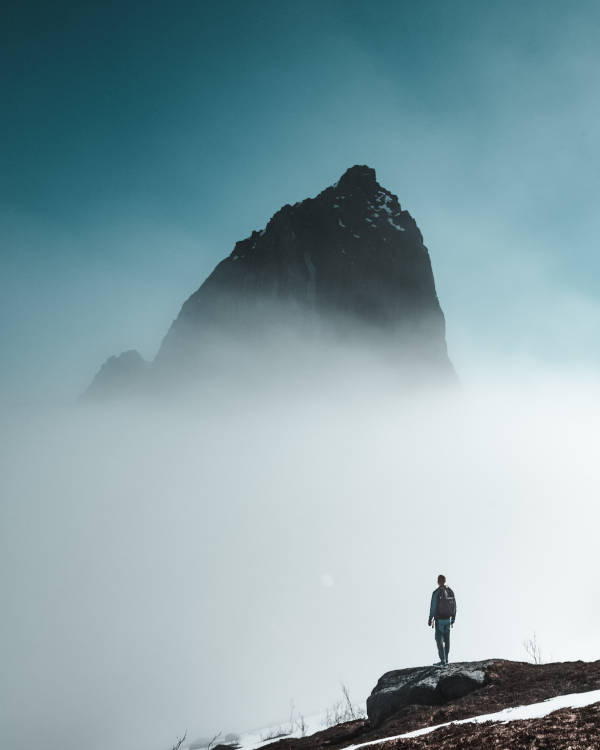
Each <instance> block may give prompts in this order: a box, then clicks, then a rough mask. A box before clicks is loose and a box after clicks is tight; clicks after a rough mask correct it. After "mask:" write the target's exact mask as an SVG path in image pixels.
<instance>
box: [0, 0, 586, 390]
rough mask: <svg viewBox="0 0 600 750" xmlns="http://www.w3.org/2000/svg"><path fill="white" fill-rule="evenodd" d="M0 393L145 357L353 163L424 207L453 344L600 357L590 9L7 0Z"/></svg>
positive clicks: (0, 169)
mask: <svg viewBox="0 0 600 750" xmlns="http://www.w3.org/2000/svg"><path fill="white" fill-rule="evenodd" d="M2 15H3V18H2V28H3V34H2V36H3V43H2V45H1V46H0V55H1V57H2V66H1V69H2V87H3V94H2V103H3V107H2V120H1V124H0V127H1V129H2V163H1V165H0V180H1V183H0V190H1V208H0V211H1V213H0V219H1V224H0V242H1V244H0V247H1V250H0V252H1V263H2V266H1V273H2V281H3V292H2V295H1V301H0V314H1V317H2V321H3V326H2V328H1V332H0V349H1V351H2V355H3V366H2V373H1V375H0V378H1V380H0V385H1V386H2V389H3V392H4V400H5V401H6V400H9V401H14V400H18V401H22V400H25V401H31V400H37V399H40V398H51V399H53V400H63V399H65V400H69V399H71V398H73V397H74V396H76V395H77V394H78V393H79V392H80V391H81V390H82V389H83V388H85V386H86V385H87V383H88V382H89V379H90V378H91V377H92V376H93V374H94V372H95V371H96V370H97V368H98V366H99V365H100V364H101V362H102V361H103V360H104V359H105V358H106V357H107V356H109V355H110V354H112V353H118V352H120V351H122V350H124V349H128V348H138V349H139V350H140V351H141V353H142V354H143V355H144V356H146V357H149V358H151V357H153V356H154V354H155V352H156V350H157V347H158V345H159V343H160V340H161V338H162V336H163V335H164V334H165V333H166V330H167V328H168V326H169V324H170V322H171V320H172V319H173V318H174V317H175V316H176V314H177V312H178V310H179V308H180V306H181V304H182V302H183V301H184V300H185V298H186V297H187V295H189V294H190V293H191V292H192V291H193V290H194V289H196V288H197V287H198V286H199V285H200V283H201V282H202V281H203V280H204V278H205V277H206V275H207V274H208V273H209V272H210V271H211V270H212V268H213V266H214V265H215V263H216V262H217V261H218V260H219V259H220V258H221V257H223V256H224V255H225V254H228V253H229V252H230V251H231V249H232V248H233V245H234V243H235V241H236V240H238V239H242V238H243V237H245V236H247V235H248V234H249V233H250V232H251V230H253V229H259V228H261V227H263V226H264V225H265V223H266V222H267V221H268V219H269V218H270V216H271V215H272V214H273V213H274V212H275V211H276V210H277V209H278V208H280V206H281V205H283V204H284V203H288V202H289V203H293V202H295V201H297V200H301V199H303V198H305V197H308V196H312V195H315V194H316V193H318V192H319V191H320V190H322V189H323V188H324V187H326V186H327V185H329V184H331V183H332V182H334V181H335V180H337V179H338V177H339V176H340V174H341V173H342V172H343V171H344V170H345V169H346V168H347V167H349V166H351V165H352V164H355V163H366V164H369V165H370V166H372V167H374V168H375V169H376V170H377V175H378V179H379V180H380V182H381V183H382V184H383V185H384V186H385V187H387V188H388V189H390V190H392V192H394V193H396V194H397V195H398V196H399V199H400V202H401V204H402V207H403V208H406V209H408V210H409V211H410V212H411V213H412V214H413V216H414V217H415V218H416V220H417V222H418V224H419V226H420V228H421V230H422V232H423V235H424V238H425V243H426V244H427V246H428V247H429V249H430V252H431V256H432V261H433V267H434V273H435V275H436V280H437V286H438V293H439V296H440V301H441V303H442V307H443V309H444V311H445V313H446V317H447V323H448V341H449V347H450V353H451V356H452V358H453V360H454V361H455V364H456V366H457V369H458V370H459V372H460V373H461V374H462V375H463V377H468V373H469V371H470V370H472V369H473V368H475V367H477V366H478V363H480V362H481V361H482V359H484V358H485V357H487V358H491V359H492V360H493V358H494V357H499V356H502V357H505V356H506V355H511V356H514V357H516V358H517V359H519V358H523V357H525V358H533V359H536V358H541V359H543V360H546V361H551V362H554V363H564V362H565V361H569V362H582V363H589V362H590V361H593V362H595V361H596V359H597V348H598V347H597V330H598V328H597V326H598V324H599V323H600V314H599V312H598V305H597V294H598V288H597V287H598V282H597V278H598V270H599V269H598V265H599V261H598V253H597V250H596V247H597V237H598V229H599V224H600V219H599V218H598V211H597V205H596V204H597V199H598V185H599V177H600V161H599V155H600V143H599V140H600V133H599V131H598V126H597V123H598V114H599V111H598V110H599V109H600V97H599V96H598V94H599V86H598V83H599V78H600V43H599V41H600V34H599V31H600V5H599V4H598V3H597V2H585V1H584V0H579V1H578V2H577V3H569V2H558V1H553V0H544V2H522V1H519V2H511V1H509V0H504V1H503V2H502V3H481V2H478V1H476V0H471V1H470V2H465V1H460V0H459V1H455V2H451V3H450V2H446V1H445V0H444V1H439V2H438V1H434V0H429V1H428V2H416V1H412V0H411V1H408V0H395V1H393V2H384V1H382V0H381V1H379V2H377V1H375V2H368V3H367V2H356V0H343V1H337V0H327V1H326V2H321V1H320V2H307V1H304V2H301V3H298V2H287V0H284V1H279V2H274V1H272V0H261V1H260V2H230V1H229V2H222V1H221V2H218V3H213V2H211V3H209V2H192V1H191V0H189V1H187V2H186V1H184V0H172V1H170V2H159V1H158V0H144V1H143V2H139V1H137V0H129V2H110V1H108V2H107V1H104V2H86V1H85V0H78V1H77V2H65V1H64V0H57V2H53V3H45V2H29V1H28V0H18V1H16V2H9V3H7V4H6V3H5V5H4V10H3V13H2Z"/></svg>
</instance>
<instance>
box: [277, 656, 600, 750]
mask: <svg viewBox="0 0 600 750" xmlns="http://www.w3.org/2000/svg"><path fill="white" fill-rule="evenodd" d="M599 689H600V661H595V662H582V661H577V662H564V663H561V662H559V663H554V664H541V665H533V664H527V663H524V662H512V661H505V660H502V659H498V660H495V661H494V664H493V666H492V667H491V669H490V672H489V683H488V684H487V685H486V686H485V687H483V688H481V690H477V691H476V692H474V693H471V694H469V695H467V696H465V697H464V698H459V699H458V700H454V701H451V702H449V703H446V704H445V705H443V706H416V705H414V706H406V707H404V708H403V709H401V710H400V711H398V713H396V714H394V715H393V716H391V717H390V718H389V719H388V720H387V721H386V722H385V723H383V724H382V725H381V726H380V727H378V728H377V729H373V728H372V727H371V726H370V725H369V723H368V721H363V720H359V721H351V722H347V723H345V724H338V725H337V726H335V727H330V728H329V729H326V730H324V731H322V732H317V733H316V734H313V735H311V736H310V737H302V738H299V739H282V740H279V741H278V742H274V743H271V744H269V746H268V747H269V750H326V749H329V748H340V750H341V748H344V747H346V746H348V745H351V744H358V743H361V742H368V741H370V740H376V739H378V738H384V737H389V736H392V735H396V734H402V733H404V732H410V731H411V730H413V729H420V728H422V727H427V726H432V725H434V724H443V723H444V722H447V721H453V720H456V719H466V718H469V717H471V716H478V715H480V714H487V713H492V712H494V711H500V710H502V709H503V708H509V707H510V706H519V705H523V704H527V703H537V702H539V701H543V700H545V699H546V698H552V697H554V696H556V695H565V694H567V693H582V692H586V691H588V690H599ZM599 712H600V708H599V707H598V706H590V707H588V708H582V709H563V710H561V711H556V712H555V713H553V714H551V715H550V716H548V717H545V718H543V719H532V720H528V721H515V722H511V723H510V724H479V725H475V724H465V725H459V726H453V727H445V728H442V729H439V730H436V731H435V732H433V733H432V734H430V735H424V736H423V737H417V738H413V739H405V740H398V741H396V742H393V743H385V750H390V748H392V747H396V748H398V750H400V749H402V750H404V748H407V750H408V749H409V748H410V750H412V748H443V750H447V749H448V750H449V749H450V748H462V747H471V748H487V747H489V748H498V749H500V748H502V749H504V748H507V749H508V748H517V747H518V748H536V750H542V749H544V750H545V748H553V749H556V748H565V749H566V748H571V750H583V749H584V748H585V749H586V750H588V749H592V748H593V750H600V713H599ZM382 747H383V745H382ZM373 750H379V748H378V747H377V746H374V748H373Z"/></svg>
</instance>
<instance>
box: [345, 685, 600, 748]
mask: <svg viewBox="0 0 600 750" xmlns="http://www.w3.org/2000/svg"><path fill="white" fill-rule="evenodd" d="M598 702H600V690H590V691H589V692H587V693H571V694H570V695H557V696H556V697H554V698H548V699H547V700H545V701H542V702H541V703H530V704H529V705H527V706H516V707H514V708H505V709H503V710H502V711H497V712H496V713H494V714H482V715H481V716H472V717H471V718H470V719H458V720H457V721H447V722H446V723H445V724H436V725H435V726H433V727H425V728H424V729H415V730H413V731H412V732H406V733H405V734H395V735H393V736H392V737H382V738H380V739H378V740H371V741H370V742H362V743H360V744H358V745H347V746H346V747H345V748H344V750H357V748H359V747H368V746H369V745H379V744H381V743H382V742H389V741H390V740H400V739H405V738H409V737H420V736H421V735H423V734H429V733H430V732H435V731H436V729H441V728H442V727H447V726H450V725H451V724H482V723H483V722H486V721H497V722H503V723H506V722H509V721H520V720H523V719H541V718H542V717H544V716H547V715H548V714H551V713H552V712H553V711H558V710H559V709H561V708H583V707H584V706H590V705H591V704H592V703H598Z"/></svg>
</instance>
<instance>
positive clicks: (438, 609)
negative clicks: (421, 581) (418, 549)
mask: <svg viewBox="0 0 600 750" xmlns="http://www.w3.org/2000/svg"><path fill="white" fill-rule="evenodd" d="M455 618H456V599H455V598H454V591H452V589H451V588H450V587H449V586H446V576H443V575H441V574H440V575H439V576H438V587H437V589H436V590H435V591H434V592H433V594H432V595H431V605H430V607H429V619H428V620H427V625H429V626H431V624H432V622H434V621H435V642H436V643H437V649H438V654H439V657H440V660H439V661H437V662H436V663H435V664H434V665H433V666H434V667H447V666H448V653H449V652H450V628H451V627H452V626H453V625H454V620H455Z"/></svg>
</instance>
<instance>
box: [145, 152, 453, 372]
mask: <svg viewBox="0 0 600 750" xmlns="http://www.w3.org/2000/svg"><path fill="white" fill-rule="evenodd" d="M283 310H285V311H286V314H287V315H288V317H289V319H290V320H291V319H292V318H293V317H294V315H297V316H298V317H299V318H301V319H306V316H311V315H312V316H313V319H316V320H318V321H319V325H320V326H321V327H328V326H329V327H332V328H336V329H337V330H338V331H339V332H342V331H343V332H344V333H345V334H346V335H348V332H351V331H352V330H353V329H354V330H356V331H358V330H360V332H361V333H362V334H366V335H367V336H369V335H371V334H377V335H380V334H384V335H385V336H386V337H387V336H388V335H390V336H391V341H390V342H388V343H389V346H391V347H398V348H406V349H407V351H412V352H413V353H416V352H418V356H424V357H425V358H427V359H430V360H432V361H435V362H436V365H437V366H439V367H442V368H448V369H449V370H450V369H451V365H450V364H449V362H448V359H447V352H446V343H445V332H444V316H443V313H442V310H441V308H440V305H439V302H438V299H437V295H436V291H435V283H434V279H433V273H432V269H431V262H430V259H429V253H428V251H427V248H426V247H425V246H424V244H423V238H422V235H421V232H420V231H419V229H418V227H417V225H416V222H415V220H414V219H413V218H412V216H411V215H410V214H409V213H408V211H403V210H402V209H401V207H400V204H399V203H398V199H397V197H396V196H395V195H393V194H392V193H390V192H389V191H388V190H386V189H385V188H383V187H381V185H379V183H378V182H377V180H376V176H375V170H373V169H371V168H369V167H367V166H354V167H351V168H350V169H348V170H347V171H346V172H345V173H344V175H343V176H342V177H341V179H340V180H339V182H338V183H337V184H335V185H333V186H331V187H328V188H326V189H325V190H323V192H321V193H320V194H319V195H318V196H317V197H316V198H308V199H307V200H304V201H302V202H301V203H296V204H294V205H293V206H290V205H285V206H283V208H281V209H280V210H279V211H278V212H277V213H276V214H275V215H274V216H273V217H272V219H271V220H270V221H269V223H268V224H267V226H266V228H265V229H263V230H262V231H260V232H253V233H252V235H251V236H250V237H248V238H247V239H245V240H241V241H240V242H238V243H236V245H235V248H234V250H233V252H232V253H231V255H229V257H227V258H225V259H224V260H223V261H221V263H219V264H218V265H217V267H216V268H215V269H214V271H213V272H212V274H211V275H210V276H209V277H208V278H207V279H206V281H205V282H204V284H202V286H201V287H200V288H199V289H198V290H197V291H196V292H195V293H194V294H192V296H191V297H190V298H189V299H188V300H187V301H186V302H185V304H184V305H183V307H182V309H181V312H180V314H179V316H178V318H177V319H176V320H175V322H174V323H173V325H172V326H171V329H170V331H169V332H168V334H167V336H166V337H165V339H164V341H163V344H162V347H161V349H160V352H159V354H158V357H157V361H158V362H168V361H169V360H171V359H179V358H181V357H184V358H185V356H186V355H187V354H190V353H191V352H197V351H198V350H199V349H200V350H201V348H202V344H203V341H204V340H205V338H206V337H207V336H210V335H213V334H214V333H215V332H217V331H218V332H219V333H230V334H233V335H235V334H241V335H242V336H244V337H246V336H248V335H250V336H252V335H253V334H256V333H257V332H258V330H260V329H263V328H264V327H265V326H269V324H277V325H279V324H280V323H281V314H282V311H283Z"/></svg>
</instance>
